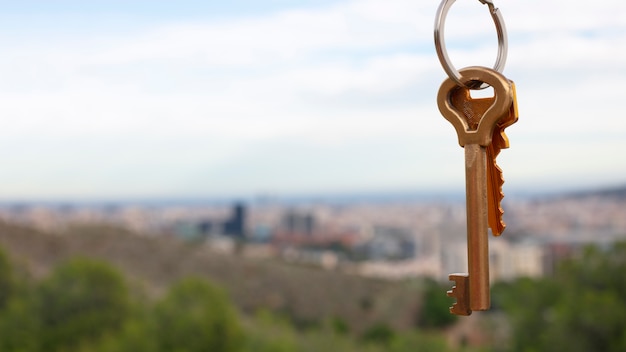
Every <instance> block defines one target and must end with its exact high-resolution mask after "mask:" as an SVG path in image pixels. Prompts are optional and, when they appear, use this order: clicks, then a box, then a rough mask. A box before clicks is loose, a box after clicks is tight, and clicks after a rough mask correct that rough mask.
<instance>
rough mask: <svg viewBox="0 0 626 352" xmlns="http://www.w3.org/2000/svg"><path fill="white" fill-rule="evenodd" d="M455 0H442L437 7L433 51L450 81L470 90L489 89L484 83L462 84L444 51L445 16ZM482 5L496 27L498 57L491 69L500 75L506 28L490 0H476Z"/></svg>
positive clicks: (505, 52)
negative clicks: (486, 8)
mask: <svg viewBox="0 0 626 352" xmlns="http://www.w3.org/2000/svg"><path fill="white" fill-rule="evenodd" d="M455 1H456V0H443V1H442V2H441V4H440V5H439V9H437V16H436V17H435V49H436V50H437V56H438V57H439V62H441V65H442V66H443V69H444V70H445V71H446V73H447V74H448V76H449V77H450V79H452V80H453V81H454V82H456V84H458V85H459V86H463V87H466V88H470V89H484V88H487V87H489V85H488V84H486V83H481V82H476V84H468V83H463V81H462V80H461V74H460V73H459V71H457V69H456V68H454V65H452V62H450V58H449V57H448V52H447V51H446V44H445V41H444V38H443V31H444V27H445V23H446V16H447V15H448V10H450V7H451V6H452V4H454V2H455ZM478 1H480V2H481V3H483V4H486V5H487V6H489V13H490V14H491V18H492V19H493V22H494V23H495V25H496V31H497V33H498V57H497V59H496V63H495V65H494V66H493V69H494V70H496V71H498V72H500V73H502V70H503V69H504V65H505V63H506V55H507V51H508V46H509V44H508V41H507V36H506V27H505V26H504V19H503V18H502V14H501V13H500V10H498V9H497V8H496V7H495V6H494V4H493V1H492V0H478Z"/></svg>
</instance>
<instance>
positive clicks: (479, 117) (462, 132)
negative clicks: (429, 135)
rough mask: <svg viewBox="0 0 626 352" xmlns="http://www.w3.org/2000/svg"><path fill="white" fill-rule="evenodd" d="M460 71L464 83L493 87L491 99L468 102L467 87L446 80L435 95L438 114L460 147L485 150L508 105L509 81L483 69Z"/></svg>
mask: <svg viewBox="0 0 626 352" xmlns="http://www.w3.org/2000/svg"><path fill="white" fill-rule="evenodd" d="M460 72H461V78H462V80H463V82H465V83H470V82H472V81H477V82H483V83H487V84H489V85H490V86H491V87H493V90H494V97H493V98H486V99H471V98H470V96H469V95H470V92H469V89H468V88H465V87H461V86H458V85H457V84H456V83H455V82H454V81H452V80H451V79H447V80H445V81H444V82H443V83H442V84H441V88H439V93H438V95H437V105H438V107H439V111H440V112H441V114H442V115H443V116H444V117H445V119H446V120H448V121H449V122H450V123H451V124H452V126H454V129H455V130H456V133H457V136H458V139H459V144H460V145H461V146H462V147H465V145H466V144H478V145H480V146H483V147H487V146H489V145H490V144H491V139H492V136H493V131H494V128H495V127H496V124H497V123H498V121H499V120H500V119H501V118H502V117H504V116H505V114H506V112H508V110H509V107H510V106H511V102H512V96H511V89H512V88H511V82H510V81H509V80H508V79H506V77H504V76H503V75H502V74H500V73H499V72H497V71H495V70H492V69H488V68H485V67H467V68H465V69H462V70H461V71H460ZM476 112H478V113H476Z"/></svg>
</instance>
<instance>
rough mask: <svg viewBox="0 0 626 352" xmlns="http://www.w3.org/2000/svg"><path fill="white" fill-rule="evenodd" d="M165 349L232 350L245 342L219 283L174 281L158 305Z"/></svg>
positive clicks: (158, 330) (158, 331) (159, 330)
mask: <svg viewBox="0 0 626 352" xmlns="http://www.w3.org/2000/svg"><path fill="white" fill-rule="evenodd" d="M155 318H156V319H155V321H156V324H157V326H156V338H157V339H158V341H159V345H160V349H161V350H162V351H167V352H171V351H177V352H196V351H197V352H204V351H211V352H233V351H239V350H240V347H241V346H242V338H243V335H242V330H241V327H240V325H239V322H238V319H237V315H236V312H235V310H234V308H233V306H232V305H231V303H230V302H229V300H228V299H227V298H226V296H225V294H224V293H223V292H222V291H220V290H219V289H218V288H217V287H215V286H213V285H212V284H209V283H208V282H207V281H206V280H202V279H199V278H187V279H183V280H182V281H180V282H178V283H176V284H175V285H173V286H172V287H171V288H170V290H169V292H168V294H167V296H166V297H165V298H164V299H163V300H162V301H160V302H158V303H157V305H156V308H155Z"/></svg>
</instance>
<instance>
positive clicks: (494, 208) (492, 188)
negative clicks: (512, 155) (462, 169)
mask: <svg viewBox="0 0 626 352" xmlns="http://www.w3.org/2000/svg"><path fill="white" fill-rule="evenodd" d="M499 153H500V150H499V148H497V147H496V146H495V145H494V144H492V145H490V146H489V147H487V221H488V223H489V228H490V229H491V233H492V234H493V235H494V236H500V235H501V234H502V232H504V229H505V228H506V224H505V223H504V220H503V216H504V209H502V206H501V204H502V199H504V192H503V191H502V185H504V177H503V175H502V169H501V168H500V167H499V166H498V164H497V163H496V156H497V155H498V154H499Z"/></svg>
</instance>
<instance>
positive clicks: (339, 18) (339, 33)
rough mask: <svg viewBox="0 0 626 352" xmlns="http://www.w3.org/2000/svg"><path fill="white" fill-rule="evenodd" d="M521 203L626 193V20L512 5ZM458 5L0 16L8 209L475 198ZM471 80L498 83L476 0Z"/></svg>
mask: <svg viewBox="0 0 626 352" xmlns="http://www.w3.org/2000/svg"><path fill="white" fill-rule="evenodd" d="M495 3H496V6H498V7H499V8H500V9H501V11H502V13H503V15H504V18H505V21H506V25H507V28H508V32H509V56H508V61H507V66H506V68H505V70H504V74H505V75H506V76H507V77H509V78H510V79H512V80H514V81H515V82H516V85H517V89H518V102H519V108H520V120H519V122H518V123H517V124H516V125H513V126H512V127H510V128H509V129H508V130H507V134H508V135H509V138H510V141H511V148H510V149H508V150H504V151H503V152H502V153H501V155H500V158H499V164H500V165H501V166H502V167H503V169H504V173H505V179H506V184H505V192H506V191H507V190H509V191H520V190H555V189H564V190H567V189H578V188H586V187H602V186H605V185H619V184H624V183H626V157H625V156H624V155H623V151H624V150H626V118H625V116H624V113H623V110H624V109H623V107H622V104H621V103H622V101H623V100H624V98H623V97H624V92H623V90H622V86H623V85H624V82H625V81H626V22H625V21H624V18H626V3H625V2H624V1H623V0H607V1H603V2H602V4H601V6H599V5H598V4H595V3H590V2H578V1H577V2H572V1H564V0H558V1H550V2H546V1H539V0H525V1H519V0H517V1H513V0H510V1H495ZM438 5H439V1H414V0H411V1H409V0H358V1H287V0H283V1H278V0H277V1H229V2H223V1H219V2H218V1H184V0H181V1H176V2H173V1H147V0H146V1H89V2H85V1H19V2H17V1H0V52H1V53H2V54H1V55H0V116H2V121H3V124H2V128H0V165H2V171H0V199H89V198H129V197H142V198H145V197H164V196H165V197H168V196H192V197H193V196H195V197H203V196H228V195H242V196H251V195H255V194H278V195H281V194H303V193H306V194H311V193H318V192H322V193H333V192H362V191H366V192H369V191H402V190H407V191H429V192H432V191H445V192H449V191H450V190H458V191H462V190H463V189H464V174H463V172H464V167H463V150H462V149H461V148H460V147H459V146H458V144H457V142H456V140H457V138H456V134H455V132H454V129H453V128H452V126H451V125H450V124H449V123H448V122H447V121H446V120H444V119H443V117H441V115H440V114H439V112H438V110H437V105H436V95H437V91H438V89H439V85H440V84H441V82H442V81H443V80H444V78H445V73H444V71H443V69H442V68H441V66H440V65H439V62H438V60H437V57H436V54H435V50H434V44H433V22H434V17H435V12H436V9H437V6H438ZM446 41H447V45H448V51H449V54H450V56H451V58H452V60H453V62H454V64H455V65H456V67H465V66H470V65H482V66H490V65H492V63H493V62H494V60H495V56H496V49H497V48H496V44H497V42H496V36H495V31H494V27H493V23H492V22H491V18H490V17H489V15H488V12H487V9H486V6H484V5H481V4H480V3H479V2H478V0H476V1H469V0H467V1H457V2H456V3H455V4H454V6H453V7H452V9H451V11H450V14H449V17H448V19H447V27H446Z"/></svg>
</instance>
